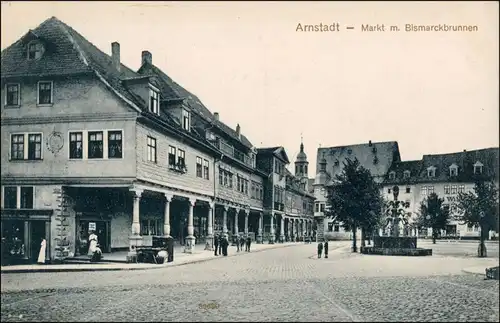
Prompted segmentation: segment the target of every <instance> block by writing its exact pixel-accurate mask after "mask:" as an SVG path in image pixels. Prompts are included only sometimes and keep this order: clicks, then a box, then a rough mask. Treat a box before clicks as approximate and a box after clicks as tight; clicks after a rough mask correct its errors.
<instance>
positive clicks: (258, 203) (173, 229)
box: [0, 17, 310, 262]
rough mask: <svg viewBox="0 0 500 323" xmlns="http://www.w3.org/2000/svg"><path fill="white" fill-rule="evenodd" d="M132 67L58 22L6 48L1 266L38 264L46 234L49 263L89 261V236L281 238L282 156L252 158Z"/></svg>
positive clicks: (160, 75)
mask: <svg viewBox="0 0 500 323" xmlns="http://www.w3.org/2000/svg"><path fill="white" fill-rule="evenodd" d="M140 59H141V67H140V69H139V70H138V71H133V70H131V69H130V68H128V67H127V66H125V65H124V64H123V63H122V62H121V61H120V44H119V43H117V42H113V43H112V44H111V55H108V54H106V53H104V52H103V51H101V50H100V49H98V48H96V47H95V46H94V45H93V44H91V43H90V42H89V41H88V40H87V39H85V38H84V37H83V36H82V35H80V34H79V33H78V32H77V31H75V30H74V29H72V28H71V27H70V26H68V25H66V24H64V23H63V22H61V21H60V20H58V19H57V18H55V17H52V18H50V19H48V20H46V21H44V22H43V23H42V24H41V25H39V26H38V27H37V28H35V29H34V30H30V31H28V32H27V33H26V34H25V35H24V36H23V37H22V38H21V39H19V40H18V41H17V42H15V43H14V44H12V45H11V46H9V47H8V48H6V49H5V50H4V51H2V62H1V63H2V66H1V97H0V99H1V103H2V110H1V113H2V119H1V134H2V146H1V149H2V157H1V158H2V160H1V161H2V164H1V180H2V186H1V223H2V253H3V254H2V259H3V256H4V250H5V251H6V252H5V254H9V255H12V257H11V258H15V259H14V260H16V261H23V262H29V261H36V259H37V257H38V252H39V250H40V243H41V240H42V239H46V241H47V255H46V256H47V259H51V260H56V259H63V258H66V257H71V256H73V255H78V254H86V253H87V250H88V241H87V240H88V235H89V232H90V231H94V232H96V234H97V235H98V237H99V244H100V246H101V249H102V250H103V251H104V252H113V251H118V250H128V251H129V252H131V253H134V252H135V248H136V247H137V246H139V245H151V244H152V238H153V237H154V236H172V237H173V238H174V239H175V240H176V241H177V243H178V244H182V245H184V246H185V251H186V252H192V251H193V250H194V247H195V245H196V244H204V245H207V244H208V245H209V246H211V245H212V243H213V236H214V233H221V234H227V235H228V236H231V237H235V236H237V235H238V234H248V235H250V236H251V237H252V238H253V239H255V240H257V241H260V242H262V241H264V240H265V239H264V237H265V236H266V234H267V235H268V236H269V238H268V240H269V241H270V242H274V240H275V239H274V233H275V232H281V231H275V230H276V228H275V227H276V223H280V221H278V220H276V219H280V216H283V214H284V212H285V208H284V207H283V204H284V202H281V204H280V203H273V202H274V201H276V199H279V201H284V199H281V195H278V194H275V192H278V191H279V192H286V181H285V171H284V167H285V165H286V164H287V163H288V159H287V157H286V153H285V152H284V149H283V148H282V147H281V148H280V149H281V150H279V151H277V152H276V151H275V152H271V153H268V150H266V149H263V150H258V149H257V148H256V147H254V146H253V145H252V144H251V142H250V141H249V140H248V138H246V137H245V136H244V135H243V134H242V132H241V127H240V126H239V125H237V126H236V129H232V128H231V127H229V126H227V125H226V124H224V123H223V122H222V121H220V120H219V114H218V113H211V112H210V111H209V110H208V108H206V107H205V106H204V105H203V103H202V102H201V101H200V100H199V99H198V98H197V97H196V96H195V95H194V94H192V93H190V92H189V91H187V90H186V89H184V88H183V87H181V86H180V85H179V84H177V83H176V82H174V81H173V80H172V79H171V78H170V77H169V76H168V75H167V74H165V73H164V72H163V71H161V70H160V69H159V68H157V67H156V66H155V65H154V64H153V55H152V53H150V52H149V51H143V52H142V55H141V56H140ZM260 166H262V167H260ZM306 198H310V197H306ZM301 215H302V218H306V217H307V214H306V213H305V212H304V213H303V214H301ZM278 228H279V227H278ZM279 230H281V228H279ZM278 240H281V241H284V239H281V236H280V238H279V239H278ZM9 257H10V256H9Z"/></svg>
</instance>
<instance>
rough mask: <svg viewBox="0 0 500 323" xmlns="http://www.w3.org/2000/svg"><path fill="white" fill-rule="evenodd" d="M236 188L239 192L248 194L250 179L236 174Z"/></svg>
mask: <svg viewBox="0 0 500 323" xmlns="http://www.w3.org/2000/svg"><path fill="white" fill-rule="evenodd" d="M236 189H237V190H238V192H240V193H243V194H245V195H248V179H246V178H243V177H241V176H239V175H237V176H236Z"/></svg>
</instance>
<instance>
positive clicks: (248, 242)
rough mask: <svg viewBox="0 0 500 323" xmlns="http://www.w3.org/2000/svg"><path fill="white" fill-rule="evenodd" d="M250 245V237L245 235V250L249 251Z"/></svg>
mask: <svg viewBox="0 0 500 323" xmlns="http://www.w3.org/2000/svg"><path fill="white" fill-rule="evenodd" d="M251 245H252V239H251V238H250V236H248V237H247V244H246V251H247V252H250V246H251Z"/></svg>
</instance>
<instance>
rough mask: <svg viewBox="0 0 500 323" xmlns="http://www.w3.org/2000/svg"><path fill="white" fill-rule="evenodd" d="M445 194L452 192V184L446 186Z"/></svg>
mask: <svg viewBox="0 0 500 323" xmlns="http://www.w3.org/2000/svg"><path fill="white" fill-rule="evenodd" d="M444 194H450V185H445V186H444Z"/></svg>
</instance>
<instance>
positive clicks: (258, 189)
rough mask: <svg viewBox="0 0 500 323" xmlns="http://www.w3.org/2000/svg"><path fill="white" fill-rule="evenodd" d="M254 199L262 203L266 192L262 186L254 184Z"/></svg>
mask: <svg viewBox="0 0 500 323" xmlns="http://www.w3.org/2000/svg"><path fill="white" fill-rule="evenodd" d="M251 197H252V199H254V200H259V201H262V200H263V199H264V190H263V188H262V185H261V184H258V183H255V182H252V195H251Z"/></svg>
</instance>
